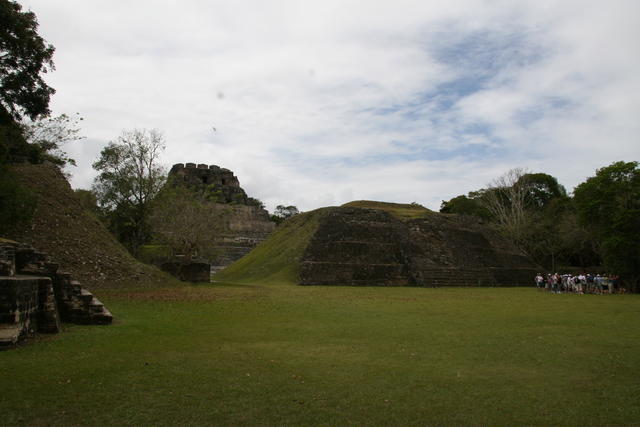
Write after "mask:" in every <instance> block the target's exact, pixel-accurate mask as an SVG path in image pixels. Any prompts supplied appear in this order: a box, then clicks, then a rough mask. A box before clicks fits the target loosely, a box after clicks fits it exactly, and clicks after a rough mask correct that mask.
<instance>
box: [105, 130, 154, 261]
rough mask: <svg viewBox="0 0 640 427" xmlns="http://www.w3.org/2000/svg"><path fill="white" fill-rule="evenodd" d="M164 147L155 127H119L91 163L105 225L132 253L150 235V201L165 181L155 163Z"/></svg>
mask: <svg viewBox="0 0 640 427" xmlns="http://www.w3.org/2000/svg"><path fill="white" fill-rule="evenodd" d="M164 148H165V143H164V138H163V136H162V135H161V134H160V133H159V132H158V131H155V130H151V131H148V130H144V129H142V130H139V129H134V130H130V131H123V132H122V134H121V135H120V136H119V137H118V138H117V139H116V140H115V141H111V142H110V143H109V144H108V145H107V146H106V147H105V148H104V149H103V150H102V151H101V153H100V158H99V159H98V160H97V161H96V162H95V163H94V164H93V168H94V169H96V170H97V171H98V173H99V174H98V176H97V177H96V179H95V181H94V184H93V191H94V193H95V195H96V197H97V200H98V204H99V206H100V208H101V210H102V212H103V215H104V217H105V218H106V220H107V225H108V227H109V229H110V230H111V232H113V233H114V234H115V236H116V237H117V238H118V240H120V242H122V243H123V244H124V245H125V246H126V247H127V248H128V249H129V250H130V251H131V252H132V253H134V254H135V252H136V250H137V248H138V247H139V246H140V245H142V244H144V243H146V242H147V241H148V240H149V238H150V235H151V229H150V225H149V217H150V214H151V202H152V201H153V198H154V197H155V196H156V195H157V194H158V192H159V191H160V189H161V188H162V186H163V184H164V182H165V173H164V169H163V168H162V166H161V165H160V163H159V160H160V154H161V152H162V151H163V150H164Z"/></svg>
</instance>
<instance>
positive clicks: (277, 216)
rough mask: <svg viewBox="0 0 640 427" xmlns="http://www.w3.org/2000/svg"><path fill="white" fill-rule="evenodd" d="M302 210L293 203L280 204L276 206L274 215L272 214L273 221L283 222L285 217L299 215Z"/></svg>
mask: <svg viewBox="0 0 640 427" xmlns="http://www.w3.org/2000/svg"><path fill="white" fill-rule="evenodd" d="M299 213H300V211H299V210H298V208H297V207H295V206H293V205H289V206H285V205H278V206H276V210H275V211H274V212H273V215H271V216H270V218H271V221H273V222H275V223H276V224H280V223H282V222H283V221H284V220H285V219H287V218H291V217H292V216H295V215H298V214H299Z"/></svg>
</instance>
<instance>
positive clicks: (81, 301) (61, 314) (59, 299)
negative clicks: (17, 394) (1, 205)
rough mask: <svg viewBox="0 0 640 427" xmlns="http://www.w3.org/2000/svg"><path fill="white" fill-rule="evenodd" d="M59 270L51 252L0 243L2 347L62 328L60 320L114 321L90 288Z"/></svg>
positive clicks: (107, 322) (82, 322)
mask: <svg viewBox="0 0 640 427" xmlns="http://www.w3.org/2000/svg"><path fill="white" fill-rule="evenodd" d="M58 268H59V266H58V264H57V263H55V262H52V261H51V260H49V257H48V256H47V254H46V253H43V252H39V251H36V250H35V249H34V248H32V247H30V246H27V245H22V244H19V243H16V242H11V241H4V240H1V241H0V349H2V348H9V347H13V346H14V345H15V344H16V343H17V342H18V341H20V340H22V339H24V338H26V337H28V336H29V335H31V334H33V333H35V332H43V333H56V332H59V331H60V330H61V323H60V321H61V320H62V321H66V322H71V323H78V324H101V325H107V324H110V323H111V322H112V321H113V316H112V314H111V313H110V312H109V310H108V309H107V308H106V307H105V306H104V305H103V304H102V303H101V302H100V301H99V300H98V299H97V298H96V297H94V296H93V294H92V293H91V292H89V291H88V290H87V289H85V288H84V287H82V285H81V284H80V283H79V282H78V281H75V280H73V278H72V277H71V274H69V273H66V272H61V271H58Z"/></svg>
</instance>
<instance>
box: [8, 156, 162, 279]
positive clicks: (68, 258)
mask: <svg viewBox="0 0 640 427" xmlns="http://www.w3.org/2000/svg"><path fill="white" fill-rule="evenodd" d="M12 170H13V171H14V173H15V174H16V175H17V177H18V179H19V180H20V182H21V183H23V184H24V185H25V186H27V187H30V188H31V189H33V191H34V192H35V193H36V194H37V195H38V205H37V208H36V212H35V214H34V218H33V221H32V223H31V224H30V225H29V226H28V227H25V228H24V229H22V230H19V231H18V232H16V233H14V235H11V236H6V237H9V238H11V239H13V240H17V241H19V242H24V243H27V244H29V245H31V246H33V247H35V248H37V249H38V250H40V251H43V252H46V253H48V254H49V255H50V256H51V258H52V259H53V260H55V261H56V262H58V263H59V264H60V268H61V270H65V271H68V272H69V273H71V274H72V275H73V276H74V278H77V279H78V280H79V281H80V282H82V284H83V285H85V286H86V287H88V288H89V289H92V290H94V289H99V288H118V287H123V286H138V285H143V286H151V285H154V284H156V283H160V282H167V281H173V280H174V279H172V278H170V277H169V276H168V275H166V274H165V273H162V272H161V271H159V270H157V269H156V268H153V267H150V266H148V265H145V264H142V263H140V262H138V261H137V260H136V259H135V258H133V257H132V256H131V255H130V254H129V252H128V251H127V250H126V249H125V248H124V247H123V246H122V245H120V243H118V241H116V239H115V238H114V237H113V236H112V235H111V234H110V233H109V231H107V229H106V228H105V227H104V225H103V224H102V223H101V222H100V221H99V220H98V219H97V218H96V217H95V216H93V215H92V214H91V213H88V212H86V211H85V210H84V209H83V208H82V207H81V205H80V202H79V200H78V199H77V197H76V195H75V193H74V192H73V190H72V189H71V186H70V185H69V183H68V182H67V180H66V179H65V177H64V175H63V174H62V173H61V172H60V170H59V169H58V168H56V167H55V166H51V165H45V164H43V165H30V164H24V165H16V166H13V167H12Z"/></svg>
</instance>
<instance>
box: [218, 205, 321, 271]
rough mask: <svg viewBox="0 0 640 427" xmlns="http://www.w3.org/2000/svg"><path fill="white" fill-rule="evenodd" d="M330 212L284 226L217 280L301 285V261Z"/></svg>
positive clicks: (296, 219) (314, 213) (301, 216)
mask: <svg viewBox="0 0 640 427" xmlns="http://www.w3.org/2000/svg"><path fill="white" fill-rule="evenodd" d="M327 209H331V208H324V209H316V210H314V211H311V212H305V213H302V214H299V215H296V216H294V217H292V218H290V219H288V220H287V221H285V222H284V223H282V224H281V225H280V226H279V227H278V228H277V229H276V230H275V231H274V232H273V234H272V235H271V236H269V238H268V239H267V240H265V241H264V242H262V243H261V244H259V245H258V246H257V247H256V248H255V249H253V250H252V251H251V252H249V253H248V254H247V255H245V256H244V257H243V258H241V259H240V260H238V261H236V262H235V263H233V264H231V265H230V266H229V267H227V268H226V269H224V270H222V271H221V272H220V273H218V274H216V275H215V277H214V280H216V281H225V282H231V283H280V284H295V283H297V281H298V274H299V271H300V260H301V258H302V254H303V253H304V250H305V249H306V247H307V245H308V244H309V240H310V239H311V237H312V236H313V234H314V233H315V231H316V229H317V228H318V221H319V218H320V217H321V216H322V215H324V214H325V212H326V211H327Z"/></svg>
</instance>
